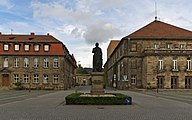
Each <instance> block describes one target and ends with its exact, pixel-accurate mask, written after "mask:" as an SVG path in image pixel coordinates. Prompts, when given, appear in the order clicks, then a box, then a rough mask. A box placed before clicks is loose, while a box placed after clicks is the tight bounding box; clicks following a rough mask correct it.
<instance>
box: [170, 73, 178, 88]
mask: <svg viewBox="0 0 192 120" xmlns="http://www.w3.org/2000/svg"><path fill="white" fill-rule="evenodd" d="M177 83H178V76H172V77H171V88H172V89H176V88H177V87H178V85H177Z"/></svg>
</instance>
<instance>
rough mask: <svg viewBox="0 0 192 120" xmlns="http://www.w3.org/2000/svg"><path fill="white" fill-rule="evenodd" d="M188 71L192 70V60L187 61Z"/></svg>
mask: <svg viewBox="0 0 192 120" xmlns="http://www.w3.org/2000/svg"><path fill="white" fill-rule="evenodd" d="M187 70H192V61H191V58H188V59H187Z"/></svg>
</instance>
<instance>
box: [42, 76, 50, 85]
mask: <svg viewBox="0 0 192 120" xmlns="http://www.w3.org/2000/svg"><path fill="white" fill-rule="evenodd" d="M43 83H44V84H48V83H49V76H48V75H43Z"/></svg>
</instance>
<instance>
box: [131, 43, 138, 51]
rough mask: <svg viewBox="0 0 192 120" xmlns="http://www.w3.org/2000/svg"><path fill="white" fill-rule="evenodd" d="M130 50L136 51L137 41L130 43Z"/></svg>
mask: <svg viewBox="0 0 192 120" xmlns="http://www.w3.org/2000/svg"><path fill="white" fill-rule="evenodd" d="M131 51H132V52H136V51H137V43H132V44H131Z"/></svg>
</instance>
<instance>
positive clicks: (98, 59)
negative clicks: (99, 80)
mask: <svg viewBox="0 0 192 120" xmlns="http://www.w3.org/2000/svg"><path fill="white" fill-rule="evenodd" d="M92 53H94V55H93V72H102V50H101V48H100V47H99V43H96V44H95V48H93V51H92Z"/></svg>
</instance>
